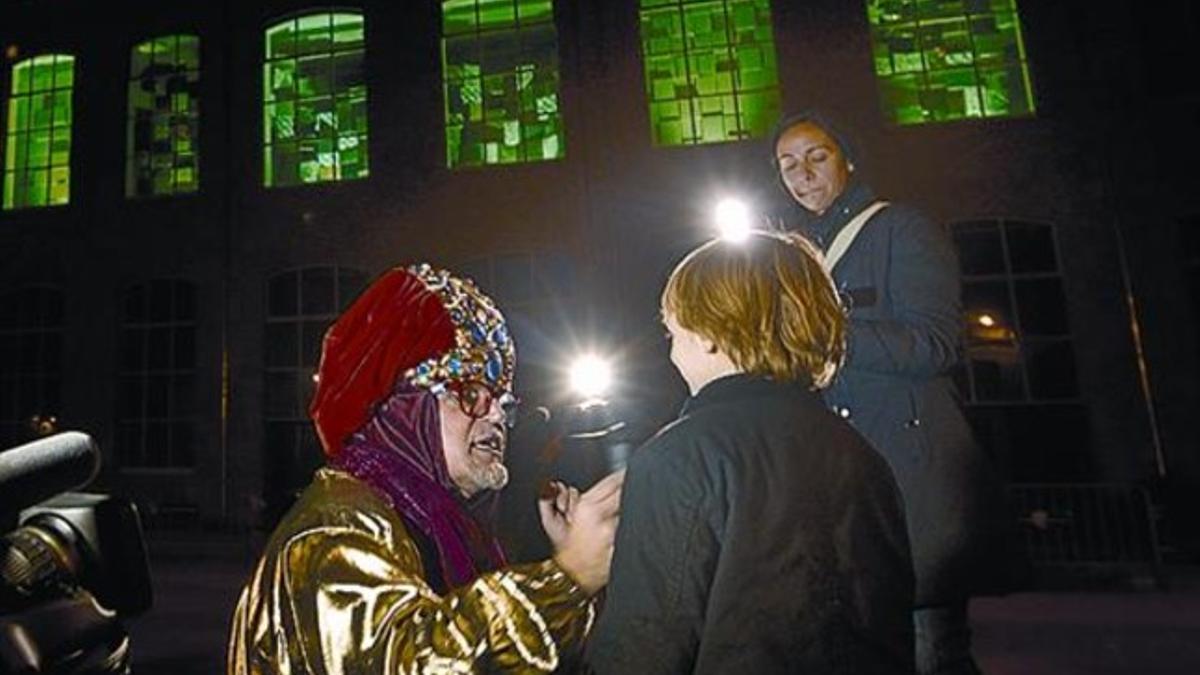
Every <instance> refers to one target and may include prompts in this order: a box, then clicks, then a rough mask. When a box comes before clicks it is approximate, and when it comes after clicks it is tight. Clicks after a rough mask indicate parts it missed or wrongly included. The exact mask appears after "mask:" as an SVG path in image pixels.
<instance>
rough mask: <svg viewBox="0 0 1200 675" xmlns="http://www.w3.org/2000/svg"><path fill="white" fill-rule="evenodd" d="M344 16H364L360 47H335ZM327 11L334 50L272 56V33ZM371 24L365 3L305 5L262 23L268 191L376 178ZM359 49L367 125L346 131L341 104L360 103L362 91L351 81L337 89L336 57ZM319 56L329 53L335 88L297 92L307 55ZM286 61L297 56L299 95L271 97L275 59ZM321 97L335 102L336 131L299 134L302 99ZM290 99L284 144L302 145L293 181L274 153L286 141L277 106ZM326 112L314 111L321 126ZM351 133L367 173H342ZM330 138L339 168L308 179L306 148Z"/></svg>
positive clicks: (263, 156) (262, 137) (263, 169)
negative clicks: (282, 178) (279, 130)
mask: <svg viewBox="0 0 1200 675" xmlns="http://www.w3.org/2000/svg"><path fill="white" fill-rule="evenodd" d="M340 15H354V16H357V17H358V19H359V22H358V23H359V25H360V26H361V32H362V40H361V43H359V44H358V45H357V46H355V47H342V48H338V47H336V46H335V45H336V40H335V39H334V36H335V34H336V27H337V25H338V24H337V23H336V21H335V17H337V16H340ZM322 16H324V17H327V18H328V28H329V38H330V40H329V42H330V45H331V46H330V48H329V49H322V50H318V51H314V52H312V53H306V54H300V53H299V52H294V53H293V54H291V55H290V56H282V57H279V56H276V57H272V55H271V53H270V50H271V45H270V36H271V33H272V32H273V31H275V30H279V29H282V28H283V27H285V26H286V25H287V24H292V27H293V29H294V30H296V31H297V32H299V26H300V24H301V22H302V21H304V20H305V19H312V18H314V17H322ZM367 23H368V21H367V14H366V12H365V11H364V10H363V9H362V8H360V7H345V6H329V5H321V6H316V7H309V8H305V9H302V10H298V11H294V12H290V13H286V14H280V15H277V16H274V17H272V18H270V19H269V20H267V21H265V22H264V24H263V26H262V28H261V29H260V31H259V37H260V39H261V41H262V43H261V44H262V48H261V50H260V52H259V53H260V55H261V56H260V62H259V74H258V77H259V78H260V79H259V80H258V84H259V89H258V91H259V92H260V95H259V98H258V99H257V100H258V107H259V111H258V114H257V116H258V122H259V124H260V125H261V126H260V127H259V136H258V141H257V143H258V150H259V153H260V154H259V156H260V160H261V164H260V165H259V171H260V176H259V178H260V181H259V184H260V186H261V187H262V188H263V189H264V190H279V189H288V188H303V187H314V186H322V185H324V186H329V185H336V184H341V183H348V182H354V181H362V180H367V179H369V178H370V164H371V163H370V155H371V153H370V128H371V123H370V117H371V115H370V85H369V82H368V79H369V78H368V76H367V55H368V47H369V44H368V39H367V38H368V36H367ZM355 52H357V53H358V54H359V63H358V70H359V72H360V73H361V77H362V83H361V86H362V101H361V106H362V107H361V119H362V126H361V128H356V129H352V130H349V131H346V130H343V129H342V128H341V124H340V123H339V122H337V121H336V120H337V115H338V109H339V104H340V103H342V102H347V103H348V104H349V105H350V106H354V105H355V104H356V102H357V99H358V96H357V95H356V94H354V93H352V92H351V91H350V90H351V89H353V87H352V86H347V87H346V90H345V91H338V90H336V88H335V84H336V74H335V73H336V71H335V68H334V66H335V63H336V60H337V58H338V57H339V56H344V55H346V54H352V53H355ZM318 56H320V57H323V59H324V60H326V61H327V62H328V63H327V66H328V78H327V80H328V84H329V91H328V92H327V94H326V95H323V96H322V95H314V96H309V97H304V96H301V95H299V92H297V91H296V90H297V89H298V87H299V86H300V85H299V74H298V73H299V63H300V61H302V60H310V61H311V60H315V59H316V57H318ZM280 61H292V62H294V64H295V68H294V69H293V72H292V78H293V81H292V85H291V87H292V90H293V94H294V95H293V96H292V98H290V99H282V98H274V96H273V94H272V97H271V98H268V91H269V87H270V84H269V83H270V82H271V80H272V79H273V73H274V72H275V71H273V70H272V64H273V62H274V63H278V62H280ZM321 99H327V104H328V106H329V110H328V111H327V112H328V114H329V115H330V116H331V117H330V119H332V120H334V123H333V124H332V125H331V131H330V132H329V133H328V134H326V135H311V136H303V137H302V136H300V135H298V134H297V133H296V131H295V128H296V124H297V121H296V120H297V118H298V117H299V116H300V105H299V104H300V103H302V102H304V101H306V100H307V101H308V102H309V103H316V102H319V101H320V100H321ZM288 103H290V104H291V105H292V107H293V111H292V114H291V120H292V127H293V128H292V132H291V136H289V137H288V139H287V140H286V141H284V143H285V144H290V145H292V146H295V148H296V151H295V157H296V158H297V159H296V162H295V167H294V168H295V174H294V175H290V176H289V178H288V181H289V182H283V183H281V182H279V180H278V172H277V171H276V169H275V160H276V155H275V154H274V153H275V152H276V148H277V146H279V145H280V141H279V139H277V138H275V136H274V134H275V124H274V120H275V116H274V114H273V112H272V110H273V109H277V106H280V105H283V104H288ZM313 110H315V108H312V109H311V110H310V112H311V111H313ZM320 114H321V113H315V114H314V118H313V119H314V125H315V126H319V124H318V123H317V122H316V117H317V116H319V115H320ZM351 137H353V138H354V139H355V141H354V146H353V147H355V148H358V151H359V152H360V153H361V159H360V161H359V164H361V168H360V171H361V173H360V175H356V176H344V175H341V172H342V170H343V169H342V162H341V160H340V157H341V155H342V153H343V151H344V150H348V149H349V148H345V149H343V148H341V144H342V143H343V139H349V138H351ZM326 141H327V142H330V146H329V147H330V148H331V151H330V152H331V154H332V155H333V162H334V163H333V165H332V166H333V167H334V172H335V175H334V176H332V177H330V178H317V179H316V180H311V181H306V180H304V179H303V178H302V175H303V174H302V168H301V165H302V164H303V163H304V161H303V160H301V159H300V157H301V152H300V147H301V146H303V145H305V144H319V143H320V142H326ZM320 154H321V152H320V151H319V150H318V151H317V152H314V153H313V156H314V158H316V157H319V155H320ZM314 161H318V166H319V160H314ZM319 171H320V169H318V172H319Z"/></svg>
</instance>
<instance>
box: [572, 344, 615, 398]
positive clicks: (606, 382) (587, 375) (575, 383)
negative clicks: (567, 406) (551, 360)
mask: <svg viewBox="0 0 1200 675" xmlns="http://www.w3.org/2000/svg"><path fill="white" fill-rule="evenodd" d="M570 381H571V389H572V390H573V391H574V392H575V393H576V394H578V395H579V396H581V397H583V398H584V399H585V400H595V399H602V398H604V396H605V395H606V394H608V392H609V390H610V389H611V388H612V383H613V373H612V365H611V364H610V363H609V362H608V360H606V359H604V358H601V357H599V356H597V355H595V354H584V355H583V356H580V357H578V358H576V359H575V361H574V362H573V363H572V364H571V370H570Z"/></svg>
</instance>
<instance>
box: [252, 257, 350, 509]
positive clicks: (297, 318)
mask: <svg viewBox="0 0 1200 675" xmlns="http://www.w3.org/2000/svg"><path fill="white" fill-rule="evenodd" d="M366 282H367V275H366V274H364V273H362V272H360V271H358V270H354V269H348V268H344V267H342V268H339V267H333V266H327V267H306V268H304V269H298V270H291V271H288V272H283V273H281V274H277V275H275V276H273V277H271V279H270V281H269V282H268V284H267V322H266V340H265V342H264V344H263V352H264V356H265V361H266V368H265V373H266V387H265V393H266V397H265V400H264V407H263V418H264V419H263V421H264V426H265V431H266V443H265V448H264V458H263V460H264V463H263V465H264V466H265V467H266V471H265V472H264V473H265V476H266V479H265V484H264V486H263V487H264V490H265V493H266V494H265V497H266V501H267V503H268V505H269V509H270V510H271V512H272V514H273V515H274V516H279V515H282V513H283V510H284V509H286V508H287V507H288V506H290V505H291V502H292V498H293V497H294V493H295V491H296V490H298V489H300V488H301V487H303V486H304V485H305V484H306V483H307V482H308V480H309V479H310V478H311V477H312V470H313V469H314V468H316V467H317V466H318V465H319V464H320V462H321V456H322V454H321V449H320V445H319V443H318V442H317V437H316V434H315V433H313V429H312V423H311V422H310V421H309V419H308V404H309V401H311V400H312V394H313V379H312V378H313V375H314V374H315V373H316V368H317V361H318V359H319V358H320V356H321V340H322V339H323V338H324V337H325V330H326V329H327V328H329V324H331V323H333V320H334V319H336V318H337V316H338V313H339V312H341V310H342V309H344V308H345V307H346V305H348V304H349V303H350V301H352V300H353V299H354V298H355V297H356V296H357V295H358V293H359V292H360V291H362V289H363V288H364V287H365V286H366Z"/></svg>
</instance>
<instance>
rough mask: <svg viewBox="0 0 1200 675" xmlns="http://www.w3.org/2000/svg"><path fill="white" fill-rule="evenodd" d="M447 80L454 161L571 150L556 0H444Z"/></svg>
mask: <svg viewBox="0 0 1200 675" xmlns="http://www.w3.org/2000/svg"><path fill="white" fill-rule="evenodd" d="M442 78H443V84H444V91H445V100H446V166H448V167H450V168H454V167H459V166H481V165H487V164H513V163H517V162H534V161H539V160H549V159H560V158H562V157H563V156H564V155H565V153H566V147H565V136H564V132H563V123H562V113H561V112H560V111H559V105H558V33H557V31H556V30H555V27H554V3H553V2H552V1H551V0H446V1H445V2H443V3H442Z"/></svg>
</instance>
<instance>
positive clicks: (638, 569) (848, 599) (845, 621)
mask: <svg viewBox="0 0 1200 675" xmlns="http://www.w3.org/2000/svg"><path fill="white" fill-rule="evenodd" d="M913 584H914V581H913V575H912V560H911V557H910V555H909V550H908V538H907V534H906V531H905V523H904V515H903V506H902V504H901V498H900V494H899V491H898V489H897V487H896V483H895V480H894V479H893V478H892V473H891V471H890V470H889V469H888V467H887V464H886V462H884V460H883V459H882V458H881V457H880V456H879V455H878V453H876V452H875V451H874V450H872V449H871V448H870V446H869V445H868V444H867V443H866V441H865V440H863V439H862V437H861V436H860V435H859V434H857V433H856V432H855V431H854V430H853V429H852V428H850V426H849V425H847V424H845V423H844V422H842V421H841V420H839V419H838V418H837V417H836V416H835V415H833V414H832V413H831V412H830V411H829V410H828V408H826V407H825V405H824V404H823V403H822V401H821V399H820V397H819V396H818V395H817V394H815V393H812V392H809V391H807V390H805V389H804V388H802V387H800V386H798V385H794V384H781V383H777V382H773V381H770V380H767V379H763V378H758V377H751V376H746V375H735V376H730V377H725V378H721V379H718V380H715V381H713V382H710V383H709V384H708V385H707V386H705V387H704V388H703V389H702V390H701V391H700V392H699V394H698V395H697V396H696V397H694V398H692V399H689V400H688V402H687V404H686V405H685V407H684V409H683V412H682V414H681V416H680V418H679V419H678V420H677V421H675V422H673V423H672V424H670V425H668V426H667V427H665V428H663V429H662V430H661V431H660V432H659V433H658V434H657V435H656V436H655V437H654V438H652V439H651V440H650V441H649V442H648V443H647V444H646V445H645V446H644V447H643V448H642V449H641V450H639V451H638V452H637V453H635V454H634V457H633V459H632V461H631V462H630V464H629V472H628V474H627V476H626V479H625V487H624V494H623V495H622V498H621V524H620V527H619V528H618V530H617V539H616V550H615V554H614V559H613V566H612V581H611V583H610V584H609V587H608V594H607V599H606V603H605V607H604V610H603V611H602V612H601V615H600V619H599V623H598V624H597V626H596V629H595V632H594V634H593V636H592V638H591V640H590V644H589V647H588V652H589V664H590V666H591V667H592V668H593V669H594V670H595V671H596V672H598V673H601V674H608V673H614V674H615V673H621V674H627V673H638V674H639V675H650V674H654V673H721V674H725V673H865V674H872V673H908V672H911V671H912V669H913V632H912V630H913V629H912V617H911V609H912V599H913Z"/></svg>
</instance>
